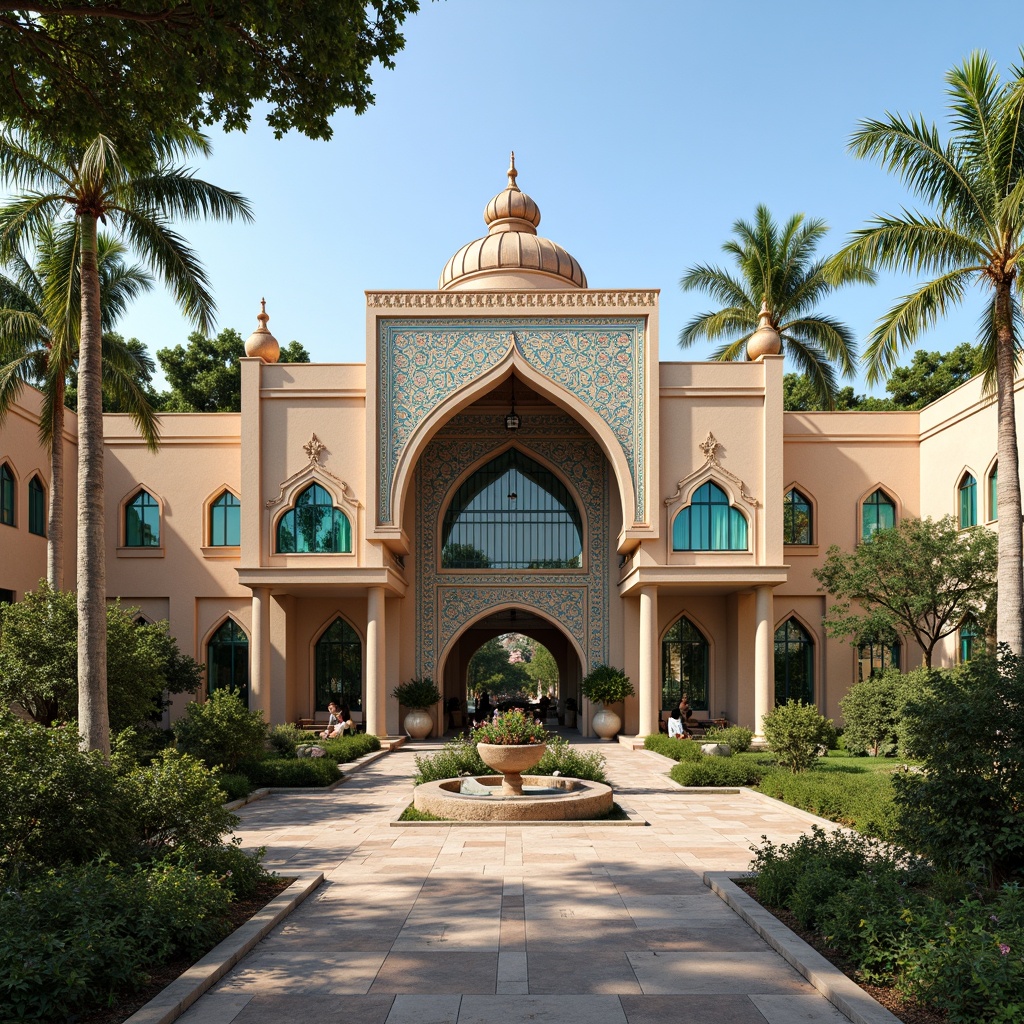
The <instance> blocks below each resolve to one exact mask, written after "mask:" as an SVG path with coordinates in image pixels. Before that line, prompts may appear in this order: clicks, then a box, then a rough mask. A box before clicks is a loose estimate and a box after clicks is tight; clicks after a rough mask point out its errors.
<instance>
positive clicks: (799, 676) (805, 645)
mask: <svg viewBox="0 0 1024 1024" xmlns="http://www.w3.org/2000/svg"><path fill="white" fill-rule="evenodd" d="M789 700H799V701H803V702H804V704H813V703H814V641H813V640H812V639H811V637H810V634H808V632H807V630H805V629H804V627H803V626H801V625H800V623H799V622H797V621H796V619H786V621H785V622H784V623H783V624H782V625H781V626H779V628H778V629H777V630H776V631H775V703H776V704H785V703H786V701H789Z"/></svg>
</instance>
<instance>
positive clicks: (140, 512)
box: [117, 482, 164, 557]
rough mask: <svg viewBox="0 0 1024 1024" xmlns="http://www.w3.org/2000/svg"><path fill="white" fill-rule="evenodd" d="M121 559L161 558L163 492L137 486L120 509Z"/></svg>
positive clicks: (141, 485) (119, 544) (119, 547)
mask: <svg viewBox="0 0 1024 1024" xmlns="http://www.w3.org/2000/svg"><path fill="white" fill-rule="evenodd" d="M117 553H118V555H121V556H123V555H144V556H156V557H162V556H163V553H164V500H163V497H162V496H161V494H160V492H159V491H158V490H157V489H156V488H154V487H151V486H149V485H148V484H146V483H145V482H140V483H137V484H136V485H135V486H134V487H133V488H132V489H131V490H130V491H128V492H127V493H126V494H125V495H124V497H122V498H121V501H120V503H119V505H118V549H117Z"/></svg>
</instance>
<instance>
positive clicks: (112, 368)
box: [103, 334, 160, 451]
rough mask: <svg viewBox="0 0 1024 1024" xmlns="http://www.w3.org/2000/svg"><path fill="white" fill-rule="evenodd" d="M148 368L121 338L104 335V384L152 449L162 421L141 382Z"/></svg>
mask: <svg viewBox="0 0 1024 1024" xmlns="http://www.w3.org/2000/svg"><path fill="white" fill-rule="evenodd" d="M144 369H145V367H143V366H142V364H140V362H139V360H138V359H137V358H136V356H135V355H134V353H133V352H131V350H130V349H128V348H127V347H126V346H125V345H124V343H123V342H122V341H120V339H118V338H117V337H116V336H112V335H110V334H105V335H104V336H103V386H104V387H105V388H109V390H110V393H111V395H113V396H114V398H115V399H116V400H117V403H118V405H119V406H120V408H122V409H123V410H124V411H125V412H127V413H128V414H129V415H130V416H131V418H132V422H133V423H134V424H135V426H136V427H137V428H138V430H139V433H140V434H141V435H142V436H143V438H144V439H145V441H146V446H147V447H148V448H149V450H150V451H156V450H157V448H158V447H159V445H160V422H159V419H158V417H157V414H156V410H155V409H154V408H153V406H152V405H151V404H150V401H149V396H148V395H147V394H146V392H145V391H144V390H143V388H142V387H141V386H140V384H139V377H140V372H141V371H142V370H144Z"/></svg>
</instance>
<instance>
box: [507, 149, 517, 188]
mask: <svg viewBox="0 0 1024 1024" xmlns="http://www.w3.org/2000/svg"><path fill="white" fill-rule="evenodd" d="M518 177H519V172H518V171H517V170H516V152H515V150H512V152H511V153H509V155H508V186H507V187H508V188H514V189H515V190H516V191H517V192H518V191H519V186H518V185H517V184H516V178H518Z"/></svg>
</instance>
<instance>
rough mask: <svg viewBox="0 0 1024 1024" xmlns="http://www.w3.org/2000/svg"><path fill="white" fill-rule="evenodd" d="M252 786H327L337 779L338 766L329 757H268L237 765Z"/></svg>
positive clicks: (338, 776) (338, 775)
mask: <svg viewBox="0 0 1024 1024" xmlns="http://www.w3.org/2000/svg"><path fill="white" fill-rule="evenodd" d="M238 770H239V771H240V772H242V773H243V774H245V775H246V777H247V778H248V779H249V782H251V783H252V785H253V787H254V788H257V789H258V788H260V787H262V786H329V785H330V784H331V783H332V782H337V781H338V779H340V778H341V772H340V771H338V765H337V763H336V762H335V761H333V760H332V759H331V758H329V757H308V758H304V759H302V760H298V759H295V760H285V759H278V758H271V757H268V758H267V759H266V760H264V761H246V762H245V763H243V764H240V765H239V766H238Z"/></svg>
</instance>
